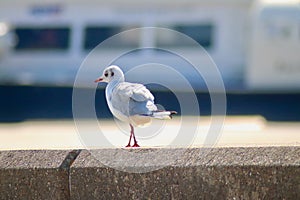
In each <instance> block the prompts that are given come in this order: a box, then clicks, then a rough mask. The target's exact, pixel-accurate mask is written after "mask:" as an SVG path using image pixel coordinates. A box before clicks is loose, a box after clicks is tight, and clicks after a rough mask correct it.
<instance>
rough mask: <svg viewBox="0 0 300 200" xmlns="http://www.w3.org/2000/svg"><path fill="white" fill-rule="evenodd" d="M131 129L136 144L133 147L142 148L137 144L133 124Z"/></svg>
mask: <svg viewBox="0 0 300 200" xmlns="http://www.w3.org/2000/svg"><path fill="white" fill-rule="evenodd" d="M130 128H131V134H132V136H133V140H134V144H133V146H132V147H140V145H138V143H137V141H136V139H135V135H134V128H133V126H132V125H131V124H130Z"/></svg>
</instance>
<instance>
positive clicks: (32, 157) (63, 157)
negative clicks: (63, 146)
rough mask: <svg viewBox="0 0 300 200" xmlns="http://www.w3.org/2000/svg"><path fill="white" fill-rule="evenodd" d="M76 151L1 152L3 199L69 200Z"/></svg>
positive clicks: (1, 197)
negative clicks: (73, 153) (71, 171)
mask: <svg viewBox="0 0 300 200" xmlns="http://www.w3.org/2000/svg"><path fill="white" fill-rule="evenodd" d="M70 155H72V151H58V150H55V151H49V150H39V151H0V194H1V195H0V199H69V196H70V191H69V184H68V183H69V171H68V168H67V166H68V165H67V163H68V162H69V163H70V164H71V162H72V161H71V159H70V158H69V157H70Z"/></svg>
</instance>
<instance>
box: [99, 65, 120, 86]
mask: <svg viewBox="0 0 300 200" xmlns="http://www.w3.org/2000/svg"><path fill="white" fill-rule="evenodd" d="M114 80H116V81H124V74H123V72H122V70H121V69H120V68H119V67H118V66H116V65H111V66H109V67H107V68H106V69H105V70H104V71H103V74H102V76H100V77H99V78H98V79H96V80H95V83H98V82H106V83H109V82H111V81H114Z"/></svg>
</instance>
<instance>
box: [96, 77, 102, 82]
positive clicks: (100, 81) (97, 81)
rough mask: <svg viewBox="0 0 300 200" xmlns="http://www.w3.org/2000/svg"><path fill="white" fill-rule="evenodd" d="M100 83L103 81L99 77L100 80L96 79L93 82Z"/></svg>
mask: <svg viewBox="0 0 300 200" xmlns="http://www.w3.org/2000/svg"><path fill="white" fill-rule="evenodd" d="M102 81H103V78H102V77H100V78H98V79H96V80H95V83H98V82H102Z"/></svg>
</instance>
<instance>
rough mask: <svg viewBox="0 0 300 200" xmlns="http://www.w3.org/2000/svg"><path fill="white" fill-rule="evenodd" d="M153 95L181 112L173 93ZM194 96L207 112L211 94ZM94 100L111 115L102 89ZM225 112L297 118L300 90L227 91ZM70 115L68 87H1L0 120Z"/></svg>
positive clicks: (299, 116) (101, 110) (99, 111)
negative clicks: (290, 91)
mask: <svg viewBox="0 0 300 200" xmlns="http://www.w3.org/2000/svg"><path fill="white" fill-rule="evenodd" d="M153 94H154V96H155V98H156V103H158V104H161V105H163V106H164V107H165V108H166V109H169V110H176V111H179V114H180V106H179V103H178V101H177V99H176V98H174V94H172V93H170V92H153ZM182 95H187V94H184V93H182ZM197 98H198V102H199V106H200V110H201V115H210V112H211V101H210V95H209V94H208V93H197ZM95 100H96V103H95V106H96V111H97V116H98V117H99V118H107V117H112V115H111V113H110V111H109V110H108V107H107V105H106V101H105V99H104V90H97V92H96V97H95ZM190 109H191V111H192V110H193V108H190ZM187 113H188V112H187ZM191 113H192V112H191ZM227 115H262V116H264V117H265V118H266V119H268V120H272V121H300V93H292V94H263V93H260V94H255V93H247V94H244V93H243V94H242V93H229V94H227ZM72 117H73V115H72V88H70V87H33V86H0V122H17V121H23V120H31V119H71V118H72Z"/></svg>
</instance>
